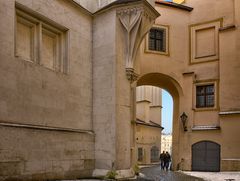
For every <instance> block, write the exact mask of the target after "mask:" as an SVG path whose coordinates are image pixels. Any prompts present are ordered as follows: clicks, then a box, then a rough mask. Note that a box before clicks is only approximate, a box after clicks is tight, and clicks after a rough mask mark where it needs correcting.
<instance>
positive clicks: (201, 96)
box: [196, 84, 215, 108]
mask: <svg viewBox="0 0 240 181" xmlns="http://www.w3.org/2000/svg"><path fill="white" fill-rule="evenodd" d="M214 94H215V89H214V84H210V85H199V86H196V108H207V107H214V102H215V100H214V97H215V95H214Z"/></svg>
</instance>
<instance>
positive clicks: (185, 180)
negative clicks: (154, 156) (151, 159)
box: [137, 166, 203, 181]
mask: <svg viewBox="0 0 240 181" xmlns="http://www.w3.org/2000/svg"><path fill="white" fill-rule="evenodd" d="M141 173H142V174H143V175H142V174H140V176H139V177H138V179H137V180H138V181H203V179H201V178H197V177H192V176H189V175H185V174H182V173H180V172H173V171H163V170H161V169H160V166H154V167H149V168H143V169H141Z"/></svg>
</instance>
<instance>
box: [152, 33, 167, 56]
mask: <svg viewBox="0 0 240 181" xmlns="http://www.w3.org/2000/svg"><path fill="white" fill-rule="evenodd" d="M165 36H166V30H165V29H160V28H152V29H151V30H150V31H149V40H148V44H149V45H148V46H149V47H148V49H149V50H155V51H162V52H163V51H166V47H165V46H166V42H165V41H166V37H165Z"/></svg>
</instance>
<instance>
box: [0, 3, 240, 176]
mask: <svg viewBox="0 0 240 181" xmlns="http://www.w3.org/2000/svg"><path fill="white" fill-rule="evenodd" d="M89 2H90V1H89V0H75V1H72V0H52V1H46V0H38V1H35V0H0V22H1V28H0V47H1V49H0V72H1V75H2V76H0V82H1V85H0V95H1V96H0V180H7V179H10V180H13V179H15V180H43V179H62V178H64V179H67V178H80V177H85V176H90V175H92V174H93V175H99V174H102V175H104V173H106V171H107V170H111V169H116V170H121V171H119V175H118V176H119V177H122V176H125V175H128V176H129V175H131V174H132V171H131V169H130V168H131V166H132V165H133V164H134V163H136V159H135V158H136V156H135V155H136V152H137V151H136V147H135V138H136V137H135V136H136V135H135V132H134V130H135V124H132V120H136V105H135V102H136V100H135V97H136V96H135V95H136V87H137V86H141V85H153V86H157V87H160V88H164V89H166V90H168V91H169V93H170V94H171V95H172V97H173V100H174V115H173V153H172V156H173V168H174V169H177V165H179V164H180V163H181V164H182V168H183V169H184V170H198V169H201V166H202V165H195V163H196V159H195V158H196V155H195V153H196V150H198V148H200V150H202V151H200V152H201V153H202V152H208V151H209V149H208V147H213V148H214V150H215V151H216V153H219V155H218V158H216V159H215V160H214V161H215V162H216V161H217V163H216V164H218V165H217V170H240V161H239V160H240V157H239V155H240V154H239V153H240V146H239V145H240V143H239V139H238V136H239V131H238V130H239V127H240V122H239V113H240V96H239V89H240V87H239V81H238V78H237V77H239V74H240V71H239V60H240V54H239V51H238V50H239V49H240V44H239V42H240V41H238V40H240V29H239V25H240V12H239V9H240V2H239V1H238V0H212V1H209V0H201V1H195V0H186V1H185V2H184V3H185V4H181V5H179V4H175V3H166V2H161V1H156V2H155V1H154V0H149V1H146V0H118V1H98V0H93V1H91V2H92V3H89ZM108 3H110V4H108ZM154 7H155V8H154ZM160 14H161V16H160ZM157 17H158V18H157ZM151 27H152V28H154V29H153V31H150V33H149V34H147V33H148V32H149V30H150V29H151ZM158 29H161V33H160V34H161V38H159V34H158V32H159V30H158ZM149 39H151V41H150V40H149ZM159 41H160V42H161V45H160V47H159V49H157V51H155V50H154V49H153V48H155V47H156V46H159ZM159 50H160V52H159ZM183 112H185V113H186V115H187V119H186V121H185V122H184V123H185V124H184V125H182V120H181V119H180V116H181V115H182V113H183ZM183 127H184V129H183ZM214 153H215V152H214ZM192 165H194V168H193V167H192ZM213 167H214V168H215V169H216V165H213Z"/></svg>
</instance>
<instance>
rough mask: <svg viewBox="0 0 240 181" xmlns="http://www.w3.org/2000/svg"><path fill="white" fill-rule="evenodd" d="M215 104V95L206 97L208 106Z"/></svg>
mask: <svg viewBox="0 0 240 181" xmlns="http://www.w3.org/2000/svg"><path fill="white" fill-rule="evenodd" d="M212 106H214V95H208V96H207V97H206V107H212Z"/></svg>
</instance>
